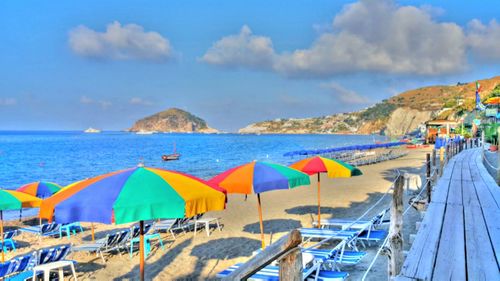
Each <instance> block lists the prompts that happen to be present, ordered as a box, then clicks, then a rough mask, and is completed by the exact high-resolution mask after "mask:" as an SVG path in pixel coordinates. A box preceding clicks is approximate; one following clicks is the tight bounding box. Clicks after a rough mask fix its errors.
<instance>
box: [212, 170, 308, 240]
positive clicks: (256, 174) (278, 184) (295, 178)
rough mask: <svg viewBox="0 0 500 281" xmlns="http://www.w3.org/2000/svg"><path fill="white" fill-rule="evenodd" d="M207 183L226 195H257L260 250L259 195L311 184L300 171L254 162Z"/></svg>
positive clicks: (260, 215)
mask: <svg viewBox="0 0 500 281" xmlns="http://www.w3.org/2000/svg"><path fill="white" fill-rule="evenodd" d="M208 182H209V183H212V184H216V185H218V186H220V187H222V188H224V189H225V190H226V191H227V192H228V193H240V194H253V193H255V194H257V202H258V211H259V221H260V235H261V241H262V248H264V247H265V242H264V226H263V222H262V206H261V203H260V193H262V192H266V191H271V190H279V189H291V188H295V187H297V186H301V185H309V184H310V183H311V182H310V179H309V176H308V175H307V174H304V173H302V172H300V171H297V170H295V169H292V168H289V167H287V166H283V165H279V164H273V163H267V162H256V161H253V162H250V163H247V164H244V165H241V166H237V167H234V168H232V169H229V170H227V171H226V172H223V173H222V174H220V175H218V176H215V177H214V178H212V179H210V180H209V181H208Z"/></svg>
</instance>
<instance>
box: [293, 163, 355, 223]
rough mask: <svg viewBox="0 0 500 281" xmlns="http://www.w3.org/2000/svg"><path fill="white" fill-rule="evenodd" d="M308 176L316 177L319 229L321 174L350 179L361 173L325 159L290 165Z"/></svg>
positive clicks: (345, 165) (347, 165)
mask: <svg viewBox="0 0 500 281" xmlns="http://www.w3.org/2000/svg"><path fill="white" fill-rule="evenodd" d="M290 167H292V168H294V169H297V170H299V171H302V172H304V173H306V174H308V175H314V174H317V175H318V228H319V227H321V177H320V174H321V173H326V174H327V176H328V177H329V178H350V177H352V176H360V175H362V174H363V173H362V172H361V170H359V169H358V168H356V167H354V166H351V165H349V164H347V163H345V162H342V161H340V160H336V159H330V158H325V157H320V156H316V157H311V158H306V159H302V160H300V161H297V162H295V163H293V164H291V165H290Z"/></svg>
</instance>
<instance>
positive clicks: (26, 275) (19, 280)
mask: <svg viewBox="0 0 500 281" xmlns="http://www.w3.org/2000/svg"><path fill="white" fill-rule="evenodd" d="M32 278H33V271H31V270H28V271H23V272H21V273H19V274H16V275H14V276H10V277H7V278H6V279H5V281H25V280H31V279H32Z"/></svg>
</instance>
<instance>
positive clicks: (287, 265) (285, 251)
mask: <svg viewBox="0 0 500 281" xmlns="http://www.w3.org/2000/svg"><path fill="white" fill-rule="evenodd" d="M300 243H302V236H301V235H300V232H299V231H298V230H296V229H294V230H292V231H290V232H289V233H288V234H287V235H285V236H283V237H281V238H280V239H279V240H278V241H276V242H275V243H273V244H271V245H269V246H267V248H265V249H264V250H263V251H261V252H260V253H258V254H257V255H255V256H253V257H252V258H250V259H249V260H248V261H247V262H246V263H244V264H242V265H241V266H240V267H239V268H238V269H236V270H235V271H233V272H232V273H231V274H229V275H228V276H226V277H225V278H224V279H222V280H247V279H248V278H249V277H251V276H252V275H253V274H255V273H256V272H257V271H259V270H261V269H262V268H264V267H266V266H267V265H269V264H271V263H272V262H274V261H278V262H279V267H280V270H279V278H280V280H290V281H299V280H302V253H301V251H300V248H299V245H300Z"/></svg>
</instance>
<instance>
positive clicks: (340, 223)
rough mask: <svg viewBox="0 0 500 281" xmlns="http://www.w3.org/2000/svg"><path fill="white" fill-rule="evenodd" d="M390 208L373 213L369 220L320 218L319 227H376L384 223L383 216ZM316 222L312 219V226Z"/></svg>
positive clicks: (316, 223) (315, 224)
mask: <svg viewBox="0 0 500 281" xmlns="http://www.w3.org/2000/svg"><path fill="white" fill-rule="evenodd" d="M389 210H390V208H387V209H384V210H383V211H382V212H380V213H378V214H377V215H375V216H374V217H373V218H372V219H370V220H359V221H358V220H353V219H338V218H336V219H322V220H321V227H322V228H330V227H337V228H340V229H365V228H368V227H369V228H372V229H374V228H377V227H378V226H380V225H381V224H382V223H384V217H385V215H386V214H387V212H388V211H389ZM317 225H318V222H317V221H314V222H313V226H317Z"/></svg>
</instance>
